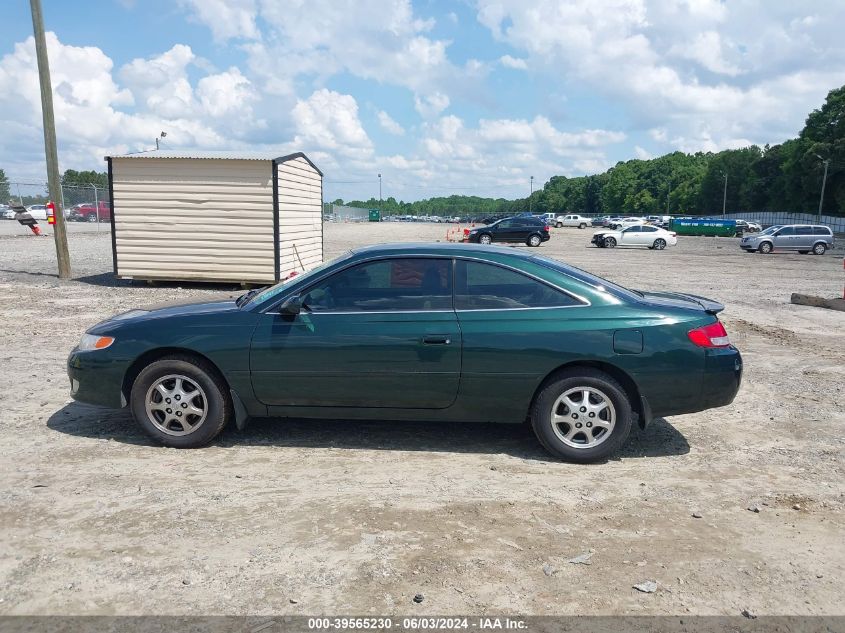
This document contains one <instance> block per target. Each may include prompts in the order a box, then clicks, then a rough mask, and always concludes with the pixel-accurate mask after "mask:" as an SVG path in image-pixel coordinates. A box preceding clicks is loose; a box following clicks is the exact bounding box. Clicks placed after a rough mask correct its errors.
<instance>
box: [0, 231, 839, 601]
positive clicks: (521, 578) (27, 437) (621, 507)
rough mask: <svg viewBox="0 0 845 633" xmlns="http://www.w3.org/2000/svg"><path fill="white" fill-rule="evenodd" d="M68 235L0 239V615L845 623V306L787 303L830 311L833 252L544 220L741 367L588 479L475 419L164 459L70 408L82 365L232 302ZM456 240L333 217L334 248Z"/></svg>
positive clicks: (551, 249) (308, 431)
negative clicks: (710, 322) (157, 310)
mask: <svg viewBox="0 0 845 633" xmlns="http://www.w3.org/2000/svg"><path fill="white" fill-rule="evenodd" d="M9 224H10V225H11V223H9ZM85 228H88V229H89V230H90V229H94V230H96V227H85ZM72 230H73V231H74V232H73V233H72V234H71V236H70V244H71V250H72V258H73V266H74V275H75V279H74V280H73V281H69V282H59V281H58V280H57V279H56V277H55V254H54V252H53V241H52V240H51V239H45V238H40V239H39V238H34V237H25V236H23V235H20V236H15V233H14V231H12V232H6V231H5V228H4V229H3V230H2V231H0V301H2V305H3V310H2V316H3V318H2V323H0V334H1V335H2V336H0V369H1V370H2V371H0V376H2V380H3V382H4V386H3V388H2V389H0V614H59V613H62V614H151V613H155V614H195V613H196V614H199V613H203V614H254V615H259V614H317V613H338V612H344V613H354V614H359V615H367V614H383V613H399V614H459V613H464V614H479V613H491V612H492V613H514V614H576V613H577V614H588V613H589V614H623V613H624V614H687V613H692V614H727V615H738V614H739V613H740V612H741V611H742V610H748V611H749V612H750V613H752V614H843V613H845V611H843V606H842V596H843V588H845V548H843V546H842V543H843V534H845V530H843V528H845V517H843V503H845V496H844V495H845V468H843V466H844V465H845V460H844V459H843V456H844V455H843V442H845V439H844V438H845V413H843V410H844V407H845V392H843V384H845V313H841V312H833V311H827V310H822V309H817V308H808V307H800V306H793V305H790V304H789V302H788V301H789V295H790V293H791V292H794V291H799V292H806V293H809V294H818V295H823V296H829V297H833V296H840V294H841V292H842V287H843V283H845V275H843V269H842V250H841V249H839V250H837V251H833V252H832V253H829V254H828V255H825V256H822V257H814V256H802V255H797V254H796V255H791V254H790V255H778V254H775V255H769V256H761V255H748V254H744V253H742V252H740V251H739V249H738V247H737V244H736V240H732V239H713V238H681V240H680V241H679V244H678V246H677V247H675V248H672V249H667V250H666V251H663V252H653V251H648V250H623V249H615V250H604V249H602V250H599V249H594V248H587V244H588V241H589V235H590V232H589V231H578V230H577V229H558V230H556V231H555V233H554V235H553V237H552V240H551V241H550V242H549V243H547V244H545V245H544V246H543V247H541V248H540V249H539V250H540V252H542V253H544V254H547V255H552V256H555V257H558V258H561V259H564V260H566V261H568V262H570V263H574V264H575V265H578V266H581V267H584V268H587V269H588V270H590V271H592V272H595V273H598V274H600V275H604V276H607V277H609V278H611V279H613V280H614V281H618V282H621V283H623V284H626V285H629V286H632V287H639V288H643V289H664V288H668V289H674V290H680V291H687V292H695V293H698V294H702V295H705V296H710V297H712V298H715V299H717V300H720V301H722V302H724V303H725V304H726V305H727V306H728V308H727V310H726V311H725V312H724V314H723V317H724V322H725V324H726V326H727V328H728V331H729V332H730V334H731V336H732V338H733V340H734V342H735V343H736V344H737V345H738V346H739V347H740V349H741V350H742V352H743V355H744V358H745V364H746V370H745V372H746V373H745V378H744V384H743V388H742V390H741V391H740V393H739V395H738V397H737V399H736V401H735V402H734V403H733V404H732V405H730V406H728V407H724V408H722V409H717V410H712V411H707V412H704V413H699V414H695V415H687V416H680V417H675V418H671V419H668V420H658V421H656V422H655V424H653V425H652V426H651V427H650V428H649V429H648V430H647V431H645V432H639V431H636V432H635V433H634V434H633V436H632V439H631V442H630V444H629V446H628V447H627V448H626V449H625V451H624V452H623V453H622V454H620V455H618V456H617V457H616V458H614V459H612V460H611V461H609V462H607V463H603V464H598V465H593V466H575V465H570V464H565V463H560V462H557V461H553V460H551V459H549V458H548V457H547V455H546V454H545V453H544V452H543V451H542V449H541V448H540V447H539V445H538V444H537V442H536V441H535V440H534V438H533V436H532V435H531V434H530V432H529V430H528V429H526V428H524V427H522V426H497V425H483V424H482V425H442V424H441V425H438V424H416V423H413V424H409V423H398V422H395V423H384V422H325V423H321V422H304V421H289V422H282V421H272V420H257V421H254V422H252V423H251V425H250V426H249V427H248V428H247V429H246V431H245V432H243V433H237V432H235V431H234V430H228V431H227V432H226V433H225V434H224V435H223V437H222V439H221V440H220V441H218V442H217V443H215V444H214V445H212V446H210V447H208V448H206V449H203V450H196V451H178V450H172V449H164V448H160V447H157V446H154V445H152V444H151V443H150V442H149V441H148V440H147V439H146V436H144V435H142V434H141V433H140V431H139V430H137V429H136V427H135V426H134V423H133V422H132V420H131V419H130V418H129V416H128V415H127V414H126V413H125V412H121V411H110V410H105V409H97V408H94V407H88V406H83V405H79V404H76V403H73V402H72V401H71V400H70V399H69V397H68V384H67V378H66V375H65V369H64V363H65V358H66V355H67V353H68V351H69V350H70V348H71V347H72V346H73V345H74V344H75V343H76V341H77V340H78V338H79V335H80V334H81V333H82V332H83V331H84V330H85V328H87V327H88V326H90V325H92V324H93V323H95V322H97V321H99V320H101V319H103V318H105V317H107V316H109V315H111V314H114V313H117V312H121V311H124V310H127V309H130V308H132V307H136V306H143V305H145V304H150V303H156V302H160V301H164V300H172V299H177V298H185V299H189V298H194V297H197V296H200V297H202V296H208V297H214V296H220V295H221V294H231V293H233V292H234V291H235V289H233V288H231V287H228V288H225V287H219V286H215V287H204V286H196V285H194V286H185V285H182V286H181V287H180V286H179V285H177V284H173V285H165V286H155V287H149V286H146V285H144V284H134V285H133V284H131V283H129V282H117V281H115V280H114V279H112V276H111V273H110V270H111V250H110V247H111V243H110V237H109V234H108V232H107V230H104V229H101V230H102V231H103V232H101V233H100V234H99V235H98V234H96V233H90V232H79V233H78V232H76V231H77V230H76V229H72ZM80 230H81V229H80ZM445 230H446V227H445V226H442V225H416V224H389V223H384V224H381V225H370V224H365V225H336V224H329V225H327V226H326V233H327V238H326V246H327V250H328V255H329V256H334V255H336V254H339V253H341V252H343V251H344V250H346V249H348V248H350V247H352V246H355V245H361V244H366V243H376V242H383V241H403V240H432V239H440V238H442V237H443V235H444V234H445ZM749 508H752V509H755V508H756V509H757V510H759V511H756V512H755V511H753V510H749ZM694 513H695V514H696V515H700V516H701V518H695V517H694V516H693V514H694ZM585 553H586V554H591V556H587V557H584V558H586V559H588V560H586V561H585V563H589V564H579V563H573V562H571V559H573V558H575V557H578V556H580V555H582V554H585ZM582 560H583V559H582ZM647 580H652V581H655V582H656V583H657V590H656V591H655V592H654V593H641V592H638V591H636V590H635V589H633V588H632V586H633V585H635V584H638V583H642V582H643V581H647ZM415 594H423V596H424V600H423V602H422V603H420V604H417V603H415V602H414V601H413V597H414V595H415Z"/></svg>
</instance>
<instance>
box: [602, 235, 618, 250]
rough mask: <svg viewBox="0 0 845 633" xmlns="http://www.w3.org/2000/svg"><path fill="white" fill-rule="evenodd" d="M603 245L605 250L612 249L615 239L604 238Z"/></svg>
mask: <svg viewBox="0 0 845 633" xmlns="http://www.w3.org/2000/svg"><path fill="white" fill-rule="evenodd" d="M604 245H605V246H607V248H614V247H615V246H616V238H613V237H606V238H604Z"/></svg>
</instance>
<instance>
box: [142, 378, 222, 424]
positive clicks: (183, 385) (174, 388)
mask: <svg viewBox="0 0 845 633" xmlns="http://www.w3.org/2000/svg"><path fill="white" fill-rule="evenodd" d="M144 402H145V404H146V411H147V417H148V418H149V420H150V422H152V423H153V424H154V425H155V427H156V428H158V429H159V430H160V431H162V432H163V433H167V434H168V435H177V436H179V435H188V434H189V433H193V432H194V431H196V430H197V428H199V426H200V425H201V424H202V423H203V422H205V419H206V416H207V414H208V398H206V395H205V391H203V389H202V387H200V386H199V385H198V384H197V383H196V382H195V381H194V380H192V379H191V378H188V377H187V376H183V375H180V374H172V375H169V376H164V377H162V378H159V379H158V380H156V381H155V382H154V383H153V384H152V385H150V388H149V389H148V390H147V395H146V398H145V400H144Z"/></svg>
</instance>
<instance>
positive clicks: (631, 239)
mask: <svg viewBox="0 0 845 633" xmlns="http://www.w3.org/2000/svg"><path fill="white" fill-rule="evenodd" d="M619 237H620V241H619V243H620V244H621V245H623V246H638V245H639V244H640V227H639V225H635V226H629V227H628V228H627V229H622V234H621V235H620V236H619Z"/></svg>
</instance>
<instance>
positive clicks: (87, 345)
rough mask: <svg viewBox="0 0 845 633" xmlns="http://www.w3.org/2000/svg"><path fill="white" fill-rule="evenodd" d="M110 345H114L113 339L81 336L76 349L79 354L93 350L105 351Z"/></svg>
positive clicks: (89, 335)
mask: <svg viewBox="0 0 845 633" xmlns="http://www.w3.org/2000/svg"><path fill="white" fill-rule="evenodd" d="M112 343H114V339H113V338H112V337H111V336H98V335H97V334H83V335H82V338H81V339H79V345H78V346H77V347H78V349H79V351H80V352H87V351H90V350H93V349H106V348H107V347H108V346H109V345H111V344H112Z"/></svg>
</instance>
